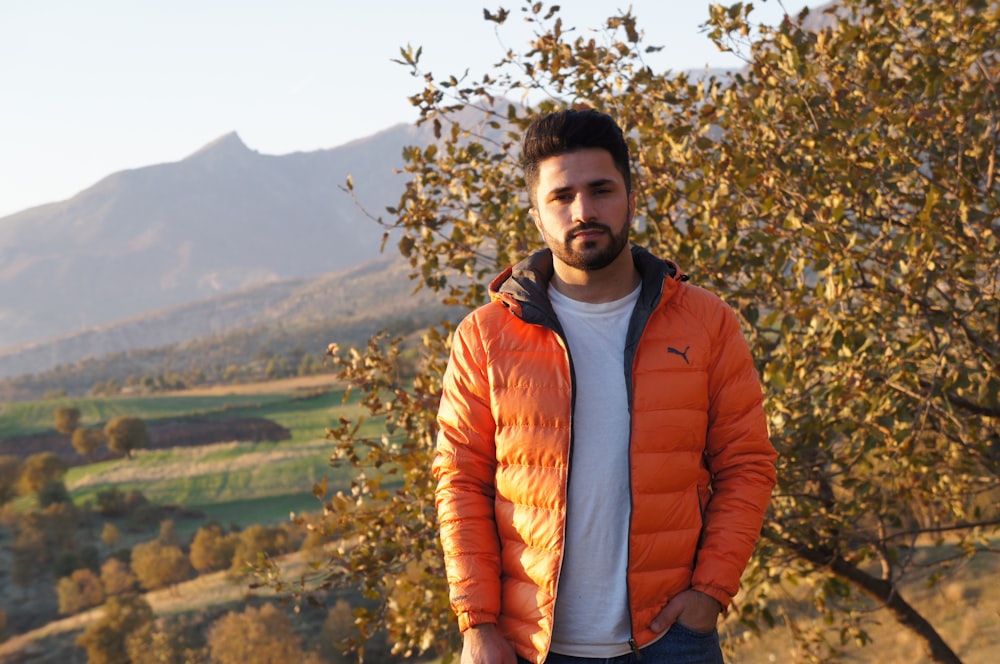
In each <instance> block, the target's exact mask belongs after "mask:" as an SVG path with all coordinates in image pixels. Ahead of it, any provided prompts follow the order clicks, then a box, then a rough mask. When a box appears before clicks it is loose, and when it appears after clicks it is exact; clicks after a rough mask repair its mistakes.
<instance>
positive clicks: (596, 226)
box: [566, 221, 611, 239]
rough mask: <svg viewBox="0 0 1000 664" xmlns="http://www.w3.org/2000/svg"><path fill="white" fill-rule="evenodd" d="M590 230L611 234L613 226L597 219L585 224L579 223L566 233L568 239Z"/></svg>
mask: <svg viewBox="0 0 1000 664" xmlns="http://www.w3.org/2000/svg"><path fill="white" fill-rule="evenodd" d="M590 231H603V232H605V233H607V234H608V235H611V227H610V226H606V225H604V224H601V223H598V222H596V221H588V222H587V223H584V224H579V225H577V226H575V227H574V228H573V230H571V231H570V232H568V233H566V239H572V238H574V237H576V236H577V235H579V234H580V233H587V232H590Z"/></svg>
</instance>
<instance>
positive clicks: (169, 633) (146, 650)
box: [125, 618, 209, 664]
mask: <svg viewBox="0 0 1000 664" xmlns="http://www.w3.org/2000/svg"><path fill="white" fill-rule="evenodd" d="M125 652H126V654H127V655H128V657H129V659H130V660H131V661H133V662H142V664H201V663H205V664H207V663H208V661H209V659H208V648H207V647H206V646H205V637H204V635H203V633H202V629H200V625H199V624H197V623H196V622H194V621H189V620H185V619H183V618H181V619H177V620H167V619H165V618H158V619H157V620H155V621H152V622H148V623H146V624H144V625H142V626H141V627H140V628H139V629H137V630H135V631H134V632H132V633H131V634H129V635H128V637H126V639H125Z"/></svg>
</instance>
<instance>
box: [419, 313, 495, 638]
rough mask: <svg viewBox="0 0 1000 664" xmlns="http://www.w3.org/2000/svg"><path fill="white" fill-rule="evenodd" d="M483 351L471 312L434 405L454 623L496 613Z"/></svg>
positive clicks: (491, 455) (491, 452)
mask: <svg viewBox="0 0 1000 664" xmlns="http://www.w3.org/2000/svg"><path fill="white" fill-rule="evenodd" d="M486 363H487V358H486V352H485V348H484V344H483V340H482V338H481V335H480V330H479V328H478V326H477V325H476V322H475V314H473V315H470V316H469V317H467V318H466V319H465V320H464V321H463V322H462V323H461V324H460V325H459V327H458V329H457V330H456V332H455V336H454V340H453V344H452V352H451V358H450V360H449V363H448V368H447V369H446V371H445V375H444V382H443V388H442V395H441V405H440V408H439V410H438V424H439V425H440V432H439V433H438V438H437V453H436V456H435V459H434V465H433V472H434V477H435V479H436V480H437V491H436V504H437V513H438V527H439V529H440V536H441V544H442V549H443V551H444V559H445V569H446V572H447V576H448V585H449V592H450V598H451V606H452V609H453V610H454V611H455V613H456V614H457V616H458V624H459V628H460V629H461V630H462V631H463V632H464V631H465V630H467V629H469V628H470V627H473V626H475V625H478V624H480V623H495V622H497V616H498V615H499V613H500V542H499V538H498V536H497V529H496V520H495V516H494V495H495V489H494V486H495V485H494V475H495V472H496V445H495V442H494V431H495V428H496V425H495V422H494V419H493V415H492V412H491V409H490V399H489V394H490V390H489V381H488V378H487V371H486Z"/></svg>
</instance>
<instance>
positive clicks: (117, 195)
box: [0, 125, 429, 354]
mask: <svg viewBox="0 0 1000 664" xmlns="http://www.w3.org/2000/svg"><path fill="white" fill-rule="evenodd" d="M428 140H429V130H425V129H418V128H415V127H413V126H409V125H398V126H396V127H392V128H390V129H387V130H385V131H383V132H381V133H378V134H376V135H374V136H371V137H368V138H365V139H362V140H358V141H355V142H352V143H348V144H346V145H343V146H340V147H337V148H332V149H328V150H319V151H315V152H301V153H293V154H289V155H282V156H272V155H263V154H259V153H258V152H255V151H253V150H251V149H249V148H248V147H247V146H246V145H244V143H243V142H242V141H241V140H240V138H239V136H238V135H236V134H235V133H231V134H227V135H225V136H222V137H221V138H219V139H217V140H215V141H213V142H211V143H209V144H208V145H206V146H205V147H203V148H201V149H200V150H198V151H196V152H195V153H193V154H191V155H190V156H189V157H187V158H185V159H183V160H181V161H178V162H174V163H168V164H160V165H155V166H149V167H145V168H139V169H134V170H127V171H122V172H119V173H115V174H113V175H110V176H108V177H106V178H104V179H103V180H101V181H100V182H98V183H97V184H95V185H94V186H92V187H90V188H88V189H86V190H84V191H82V192H80V193H79V194H78V195H76V196H74V197H73V198H71V199H69V200H66V201H62V202H58V203H51V204H48V205H42V206H39V207H35V208H31V209H28V210H24V211H22V212H19V213H16V214H13V215H10V216H7V217H4V218H2V219H0V349H5V350H6V351H7V352H8V354H9V353H10V351H12V350H13V349H12V348H11V347H12V346H15V345H19V344H24V343H28V342H35V341H37V340H41V339H47V338H50V337H55V336H59V335H65V334H67V333H70V332H73V331H75V330H80V329H86V328H92V327H94V326H99V325H102V324H106V323H108V322H110V321H117V320H121V319H125V318H129V317H132V316H136V315H139V314H142V313H144V312H149V311H152V310H157V309H162V308H167V307H174V306H178V305H182V304H186V303H190V302H193V301H197V300H204V299H206V298H209V297H211V296H213V295H217V294H222V293H231V292H235V291H239V290H241V289H246V288H250V287H254V286H260V285H263V284H269V283H274V282H279V281H283V280H287V279H294V278H302V277H307V276H311V275H318V274H323V273H329V272H335V271H339V270H343V269H346V268H348V267H351V266H355V265H358V264H360V263H363V262H365V261H367V260H371V259H374V258H375V257H377V256H378V255H379V244H380V242H381V235H382V234H381V231H380V229H379V227H378V226H377V225H376V224H375V223H374V222H372V221H371V220H370V219H368V218H367V217H366V216H365V214H364V213H363V212H362V211H361V210H359V209H358V206H357V205H356V204H355V202H354V201H353V200H352V198H351V197H350V196H349V195H348V194H347V193H345V192H344V191H343V190H342V189H341V187H342V186H343V184H344V182H345V180H346V178H347V177H348V175H351V176H352V177H353V180H354V182H355V185H356V189H355V193H356V195H357V196H358V199H359V201H360V203H361V204H362V205H363V206H364V207H365V208H366V209H367V210H370V211H372V212H374V213H376V214H377V213H380V212H381V211H383V210H384V208H385V207H386V206H387V205H392V204H394V203H395V202H396V201H397V200H398V196H399V194H400V193H401V192H402V190H403V186H404V181H403V178H402V177H401V176H394V175H393V169H394V168H396V167H398V166H400V165H401V164H402V157H401V153H402V148H403V147H404V146H406V145H414V144H425V143H426V142H427V141H428Z"/></svg>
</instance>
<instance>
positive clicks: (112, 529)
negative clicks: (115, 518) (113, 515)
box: [101, 523, 122, 549]
mask: <svg viewBox="0 0 1000 664" xmlns="http://www.w3.org/2000/svg"><path fill="white" fill-rule="evenodd" d="M121 536H122V534H121V532H120V531H119V530H118V527H117V526H115V524H113V523H105V524H104V527H103V528H102V529H101V541H102V542H104V546H106V547H108V548H109V549H113V548H114V546H115V544H118V540H119V539H121Z"/></svg>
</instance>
